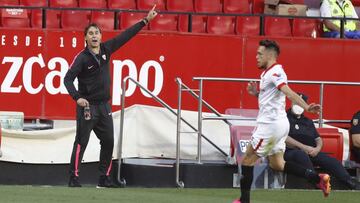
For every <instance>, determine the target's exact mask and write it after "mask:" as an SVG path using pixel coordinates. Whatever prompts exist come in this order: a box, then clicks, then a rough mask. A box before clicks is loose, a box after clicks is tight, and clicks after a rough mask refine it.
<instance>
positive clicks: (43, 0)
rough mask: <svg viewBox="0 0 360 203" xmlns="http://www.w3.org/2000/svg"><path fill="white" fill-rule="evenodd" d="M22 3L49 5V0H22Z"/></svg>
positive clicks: (27, 4)
mask: <svg viewBox="0 0 360 203" xmlns="http://www.w3.org/2000/svg"><path fill="white" fill-rule="evenodd" d="M20 5H22V6H39V7H40V6H43V7H47V6H48V1H47V0H20Z"/></svg>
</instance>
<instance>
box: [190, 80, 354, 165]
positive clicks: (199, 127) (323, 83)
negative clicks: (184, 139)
mask: <svg viewBox="0 0 360 203" xmlns="http://www.w3.org/2000/svg"><path fill="white" fill-rule="evenodd" d="M193 80H195V81H198V82H199V98H198V102H199V103H198V134H199V135H200V134H201V132H202V121H203V120H224V119H229V120H238V118H236V117H234V116H231V117H225V116H220V117H203V115H202V105H203V94H202V93H203V86H204V81H215V82H250V81H254V82H255V81H256V82H259V81H260V80H259V79H253V78H217V77H194V78H193ZM288 83H294V84H307V85H320V101H319V103H320V105H321V106H323V104H324V87H325V85H346V86H360V82H335V81H302V80H289V81H288ZM242 119H243V118H242ZM248 120H253V119H248ZM337 121H342V122H344V120H326V121H325V122H324V119H323V111H321V112H320V114H319V127H322V126H323V124H324V123H331V122H337ZM199 140H200V142H199V143H198V153H199V156H201V138H199ZM199 159H200V160H201V157H200V158H199Z"/></svg>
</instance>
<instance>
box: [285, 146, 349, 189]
mask: <svg viewBox="0 0 360 203" xmlns="http://www.w3.org/2000/svg"><path fill="white" fill-rule="evenodd" d="M284 159H285V161H293V162H296V163H297V164H299V165H301V166H303V167H304V168H307V169H312V170H315V169H314V165H315V166H320V167H321V168H323V169H325V170H326V171H328V172H329V173H330V175H331V176H335V177H336V178H337V179H338V180H340V181H341V182H342V183H343V184H344V185H347V183H348V181H350V180H351V176H350V175H349V173H348V172H347V171H346V169H345V168H344V167H343V166H342V164H341V162H339V161H338V160H337V159H335V158H333V157H331V156H329V155H327V154H326V153H323V152H319V153H318V155H317V156H315V157H310V156H309V155H307V154H306V153H305V152H304V151H302V150H300V149H286V151H285V154H284Z"/></svg>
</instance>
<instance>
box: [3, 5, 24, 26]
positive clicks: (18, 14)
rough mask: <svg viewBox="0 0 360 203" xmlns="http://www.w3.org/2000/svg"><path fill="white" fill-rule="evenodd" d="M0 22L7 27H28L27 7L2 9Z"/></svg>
mask: <svg viewBox="0 0 360 203" xmlns="http://www.w3.org/2000/svg"><path fill="white" fill-rule="evenodd" d="M1 24H2V26H3V27H8V28H28V27H30V20H29V16H28V11H27V9H2V10H1Z"/></svg>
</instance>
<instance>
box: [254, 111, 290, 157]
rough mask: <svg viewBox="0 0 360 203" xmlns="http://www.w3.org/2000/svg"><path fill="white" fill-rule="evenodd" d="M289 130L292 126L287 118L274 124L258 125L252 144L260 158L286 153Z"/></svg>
mask: <svg viewBox="0 0 360 203" xmlns="http://www.w3.org/2000/svg"><path fill="white" fill-rule="evenodd" d="M289 129H290V124H289V120H288V119H287V118H285V119H280V120H276V121H273V122H272V123H258V125H257V127H256V129H255V132H254V134H253V135H252V136H251V142H250V143H251V145H252V147H253V149H254V151H255V152H256V154H257V155H258V156H259V157H265V156H269V155H273V154H276V153H278V152H284V151H285V147H286V145H285V140H286V137H287V136H288V134H289Z"/></svg>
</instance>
